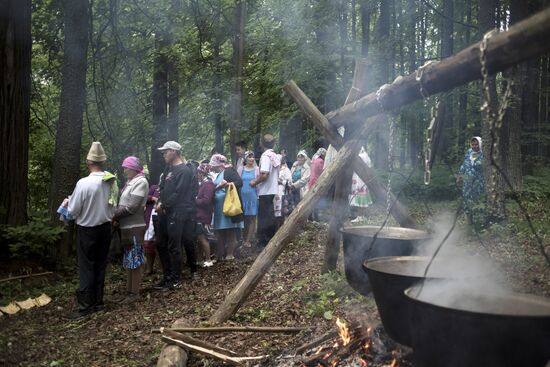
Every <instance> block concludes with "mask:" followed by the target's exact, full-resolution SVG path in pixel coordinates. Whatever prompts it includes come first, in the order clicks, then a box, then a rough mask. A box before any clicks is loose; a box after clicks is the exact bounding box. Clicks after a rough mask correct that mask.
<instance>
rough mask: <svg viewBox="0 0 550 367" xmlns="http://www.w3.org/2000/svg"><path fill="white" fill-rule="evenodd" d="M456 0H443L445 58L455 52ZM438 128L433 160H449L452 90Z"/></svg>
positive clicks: (442, 43) (443, 49) (443, 100)
mask: <svg viewBox="0 0 550 367" xmlns="http://www.w3.org/2000/svg"><path fill="white" fill-rule="evenodd" d="M453 1H454V0H443V15H444V16H445V17H444V18H442V24H441V58H442V59H444V58H446V57H449V56H451V55H452V54H453V48H454V37H453V32H454V28H453V20H452V19H453V18H454V4H453ZM437 117H438V118H437V120H438V121H437V122H436V129H435V131H434V141H435V149H434V150H433V151H432V155H433V156H432V157H431V161H432V162H433V161H434V158H435V155H436V154H437V157H438V158H440V159H442V160H444V161H445V162H447V161H448V154H449V148H451V146H450V141H451V139H450V137H449V135H450V134H451V132H452V131H453V95H452V92H451V93H450V94H448V95H446V96H444V97H443V98H442V99H441V103H440V108H439V113H438V116H437Z"/></svg>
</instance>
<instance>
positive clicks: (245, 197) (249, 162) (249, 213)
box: [237, 151, 260, 247]
mask: <svg viewBox="0 0 550 367" xmlns="http://www.w3.org/2000/svg"><path fill="white" fill-rule="evenodd" d="M244 159H245V165H244V166H243V167H239V169H238V170H237V171H238V173H239V175H240V176H241V179H242V180H243V187H242V189H241V199H242V202H243V211H244V233H243V238H244V246H245V247H251V246H252V241H253V238H254V234H255V233H256V215H258V193H257V191H256V188H254V187H251V186H250V181H252V180H253V179H255V178H256V177H258V176H259V174H260V170H259V168H258V165H257V164H256V160H255V159H254V152H251V151H247V152H245V153H244Z"/></svg>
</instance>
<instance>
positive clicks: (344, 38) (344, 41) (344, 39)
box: [338, 0, 349, 90]
mask: <svg viewBox="0 0 550 367" xmlns="http://www.w3.org/2000/svg"><path fill="white" fill-rule="evenodd" d="M338 13H339V16H338V29H339V33H340V74H341V77H342V90H346V89H348V88H349V86H348V84H349V76H348V70H347V63H346V53H347V47H348V0H339V1H338Z"/></svg>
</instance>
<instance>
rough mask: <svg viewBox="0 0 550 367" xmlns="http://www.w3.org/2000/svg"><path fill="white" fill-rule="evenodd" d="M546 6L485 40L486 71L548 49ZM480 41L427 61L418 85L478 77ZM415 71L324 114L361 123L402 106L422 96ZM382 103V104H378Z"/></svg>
mask: <svg viewBox="0 0 550 367" xmlns="http://www.w3.org/2000/svg"><path fill="white" fill-rule="evenodd" d="M549 38H550V8H548V9H546V10H543V11H541V12H539V13H537V14H535V15H533V16H531V17H529V18H527V19H525V20H523V21H521V22H519V23H517V24H515V25H513V26H512V27H510V28H509V29H508V30H507V31H505V32H500V33H497V34H495V35H493V36H492V37H491V38H490V39H489V41H488V43H487V51H486V52H487V54H486V55H487V68H488V70H489V72H490V73H496V72H499V71H503V70H505V69H507V68H509V67H512V66H514V65H516V64H518V63H520V62H522V61H525V60H528V59H531V58H533V57H535V56H539V55H542V54H544V53H546V52H548V51H550V42H548V39H549ZM479 46H480V42H478V43H476V44H474V45H472V46H470V47H468V48H466V49H464V50H462V51H460V52H459V53H457V54H456V55H454V56H451V57H448V58H446V59H444V60H441V61H439V62H436V63H433V64H430V65H427V66H426V67H424V68H423V71H422V87H423V89H424V91H425V92H427V93H429V94H436V93H441V92H446V91H448V90H451V89H454V88H455V87H458V86H460V85H463V84H466V83H468V82H471V81H473V80H477V79H481V64H480V61H479V55H480V50H479ZM417 75H418V74H417V73H412V74H409V75H407V76H405V77H398V78H397V79H396V80H395V81H394V82H393V83H392V84H390V85H388V86H387V87H385V88H382V89H381V90H380V96H379V98H378V99H377V93H376V92H374V93H370V94H368V95H366V96H365V97H363V98H361V99H360V100H358V101H357V102H355V103H352V104H349V105H345V106H343V107H342V108H340V109H338V110H336V111H333V112H331V113H328V114H327V116H326V117H327V118H328V120H329V121H330V124H331V125H332V126H334V127H338V126H346V125H357V124H361V123H364V122H365V121H366V120H367V118H368V117H371V116H375V115H378V114H380V113H383V112H385V111H388V110H393V109H397V108H400V107H403V106H405V105H407V104H409V103H412V102H414V101H417V100H420V99H423V98H424V96H423V95H422V93H421V92H420V83H419V82H418V81H417V80H416V77H417ZM382 106H384V108H382Z"/></svg>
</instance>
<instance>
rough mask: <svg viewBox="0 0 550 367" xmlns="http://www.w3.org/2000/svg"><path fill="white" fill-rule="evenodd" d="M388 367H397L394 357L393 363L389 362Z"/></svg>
mask: <svg viewBox="0 0 550 367" xmlns="http://www.w3.org/2000/svg"><path fill="white" fill-rule="evenodd" d="M390 367H397V359H396V358H395V357H394V358H393V361H391V364H390Z"/></svg>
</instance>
